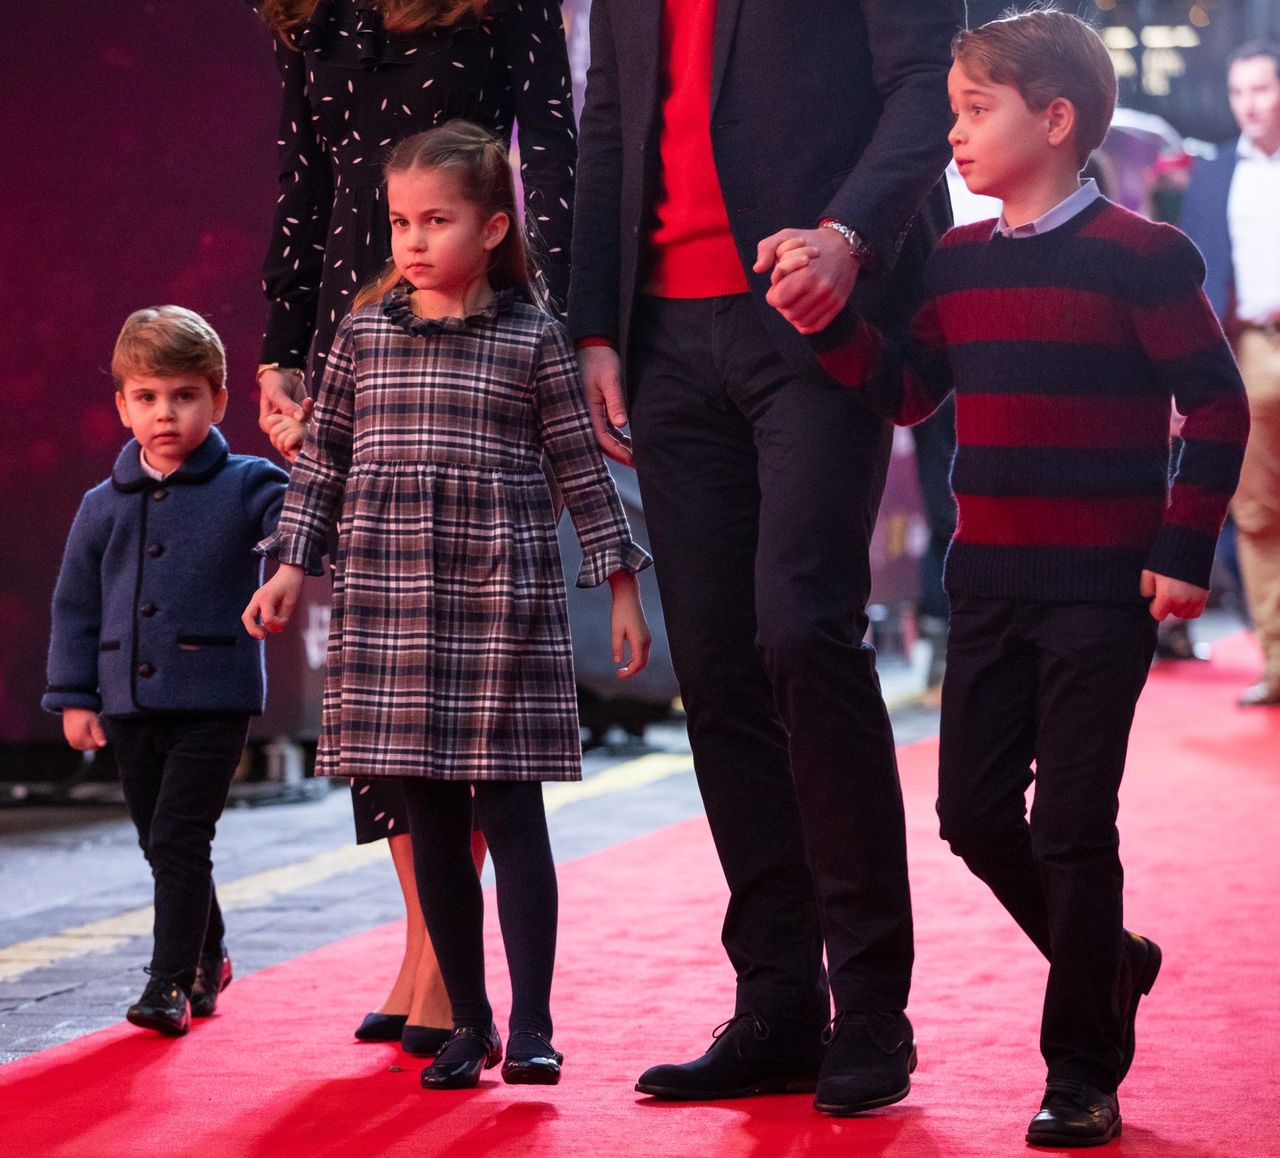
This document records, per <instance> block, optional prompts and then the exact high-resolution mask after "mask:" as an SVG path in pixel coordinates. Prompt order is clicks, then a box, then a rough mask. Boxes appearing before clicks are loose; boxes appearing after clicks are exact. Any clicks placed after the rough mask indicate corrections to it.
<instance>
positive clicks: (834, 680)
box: [629, 295, 912, 1021]
mask: <svg viewBox="0 0 1280 1158" xmlns="http://www.w3.org/2000/svg"><path fill="white" fill-rule="evenodd" d="M629 362H630V369H631V374H630V378H629V383H630V388H631V393H632V398H631V403H630V417H631V430H632V434H633V437H634V440H635V461H636V467H637V470H638V472H639V479H640V490H641V496H642V498H643V500H644V509H645V518H646V520H647V523H648V528H649V533H650V537H651V540H652V544H653V553H654V557H655V559H656V560H657V562H656V569H657V578H658V585H659V590H660V592H661V596H662V609H663V614H664V616H665V619H666V625H667V632H668V635H669V637H670V643H671V655H672V660H673V663H674V667H675V672H676V677H677V679H678V680H679V684H680V692H681V696H682V697H683V700H684V706H685V710H686V712H687V713H688V724H689V739H690V743H691V745H692V748H693V757H694V767H695V769H696V773H697V777H698V785H699V788H700V790H701V792H702V799H703V802H704V804H705V806H706V811H707V817H708V820H709V821H710V824H711V831H712V835H713V837H714V839H715V844H716V850H717V852H718V854H719V857H720V862H721V864H722V865H723V867H724V872H725V877H726V879H727V881H728V884H729V891H730V899H729V907H728V911H727V913H726V915H725V921H724V928H723V932H722V936H723V941H724V946H725V949H726V951H727V952H728V955H729V959H730V961H731V962H732V964H733V967H734V969H735V970H736V973H737V1010H738V1012H747V1011H754V1012H759V1013H762V1014H765V1015H766V1016H768V1015H774V1016H783V1017H790V1018H794V1019H798V1020H802V1021H823V1020H825V1019H826V1017H827V1016H828V1013H829V1000H830V999H829V996H828V991H827V979H826V976H824V972H823V968H822V953H823V946H824V943H825V946H826V955H827V962H828V969H829V977H830V995H831V997H833V998H834V1001H835V1004H836V1006H837V1008H840V1009H855V1010H865V1011H876V1010H897V1009H902V1008H903V1007H904V1006H905V1005H906V1003H907V993H908V989H909V987H910V976H911V964H912V931H911V904H910V896H909V892H908V887H907V870H906V839H905V834H904V822H903V811H902V793H901V789H900V787H899V784H898V774H897V764H896V761H895V757H894V749H893V735H892V732H891V730H890V727H889V718H888V714H887V712H886V711H885V706H884V700H883V698H882V696H881V693H880V685H879V680H878V678H877V676H876V670H875V655H874V652H873V651H872V650H871V649H870V648H869V647H867V646H866V645H865V644H864V643H863V642H862V640H863V637H864V635H865V633H866V628H867V618H866V603H867V599H868V596H869V593H870V588H871V575H870V566H869V562H868V557H867V547H868V543H869V542H870V538H871V530H872V526H873V524H874V522H875V517H876V512H877V509H878V507H879V504H880V496H881V494H882V492H883V488H884V477H885V471H886V469H887V466H888V456H889V446H890V431H889V429H888V427H887V426H886V425H885V424H884V423H882V422H881V421H880V420H879V419H877V418H875V417H874V416H873V415H871V414H870V412H868V411H867V410H866V409H865V408H863V407H862V405H861V404H860V403H858V401H857V400H856V398H855V396H854V395H853V393H852V392H850V391H847V390H843V389H841V388H840V387H838V386H835V385H833V384H831V383H830V382H827V381H825V380H823V379H821V378H819V377H818V376H817V375H816V374H815V375H814V376H813V377H807V376H804V375H802V374H800V373H798V372H797V371H795V370H794V369H793V368H791V367H790V366H788V365H787V364H786V363H784V362H783V361H782V360H781V358H779V356H778V354H777V353H776V351H775V350H774V348H773V346H772V344H771V343H770V341H769V339H768V337H767V336H766V334H765V333H764V331H763V328H762V326H761V324H760V320H759V317H758V315H757V313H756V309H755V307H754V306H753V305H752V303H751V301H750V299H749V298H748V297H747V296H746V295H742V296H734V297H722V298H708V299H700V300H694V301H674V300H662V299H656V298H649V299H643V300H642V302H641V304H640V308H639V311H638V317H637V320H636V324H635V327H634V329H633V344H632V348H631V352H630V360H629Z"/></svg>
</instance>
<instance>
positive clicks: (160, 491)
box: [151, 487, 169, 503]
mask: <svg viewBox="0 0 1280 1158" xmlns="http://www.w3.org/2000/svg"><path fill="white" fill-rule="evenodd" d="M168 494H169V492H168V491H167V490H165V489H164V487H156V489H155V490H153V491H152V492H151V498H152V499H153V500H154V501H155V502H157V503H158V502H159V501H160V500H161V499H163V498H167V497H168Z"/></svg>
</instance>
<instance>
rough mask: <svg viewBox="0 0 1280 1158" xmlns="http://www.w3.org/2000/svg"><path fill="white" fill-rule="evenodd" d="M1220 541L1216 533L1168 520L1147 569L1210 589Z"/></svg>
mask: <svg viewBox="0 0 1280 1158" xmlns="http://www.w3.org/2000/svg"><path fill="white" fill-rule="evenodd" d="M1217 545H1218V540H1217V536H1216V535H1206V534H1205V533H1204V532H1203V531H1196V530H1192V529H1191V528H1190V527H1180V526H1178V525H1176V524H1174V523H1165V524H1164V526H1162V527H1161V528H1160V533H1159V534H1158V535H1157V536H1156V541H1155V543H1154V544H1152V547H1151V553H1150V554H1149V555H1148V556H1147V570H1148V571H1152V572H1154V573H1155V574H1157V575H1164V576H1166V577H1167V578H1169V579H1180V580H1182V582H1184V583H1190V584H1192V585H1194V586H1196V587H1203V588H1204V589H1205V590H1208V588H1209V577H1210V575H1211V574H1212V572H1213V555H1214V550H1215V549H1216V547H1217Z"/></svg>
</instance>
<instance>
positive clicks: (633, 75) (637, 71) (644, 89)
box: [596, 0, 662, 121]
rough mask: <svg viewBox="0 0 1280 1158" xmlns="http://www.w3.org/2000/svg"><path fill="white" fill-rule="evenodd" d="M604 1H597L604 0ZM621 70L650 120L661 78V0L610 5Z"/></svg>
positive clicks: (631, 0) (627, 88)
mask: <svg viewBox="0 0 1280 1158" xmlns="http://www.w3.org/2000/svg"><path fill="white" fill-rule="evenodd" d="M604 2H605V0H596V3H604ZM609 17H610V20H611V22H612V24H613V39H614V45H615V48H616V50H617V53H618V71H619V73H625V74H627V79H626V80H624V82H623V84H622V88H623V91H625V92H628V93H634V94H635V108H636V109H642V110H644V116H645V119H646V120H647V121H651V120H652V119H653V117H654V116H655V115H656V114H657V109H658V86H659V84H660V83H661V81H662V0H621V2H618V0H614V2H613V3H611V4H610V5H609Z"/></svg>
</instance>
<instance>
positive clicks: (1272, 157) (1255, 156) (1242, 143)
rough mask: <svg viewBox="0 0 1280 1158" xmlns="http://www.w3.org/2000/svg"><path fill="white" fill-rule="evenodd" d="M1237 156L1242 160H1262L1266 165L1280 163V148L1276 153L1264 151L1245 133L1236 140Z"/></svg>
mask: <svg viewBox="0 0 1280 1158" xmlns="http://www.w3.org/2000/svg"><path fill="white" fill-rule="evenodd" d="M1236 156H1237V157H1239V158H1240V160H1242V161H1261V162H1262V164H1264V165H1277V164H1280V149H1277V150H1276V151H1275V152H1274V153H1264V152H1263V151H1262V150H1261V149H1259V148H1258V146H1257V145H1255V144H1254V143H1253V142H1252V141H1251V140H1249V138H1248V137H1246V136H1244V134H1243V133H1242V134H1241V136H1240V139H1239V140H1238V141H1237V142H1236Z"/></svg>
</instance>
